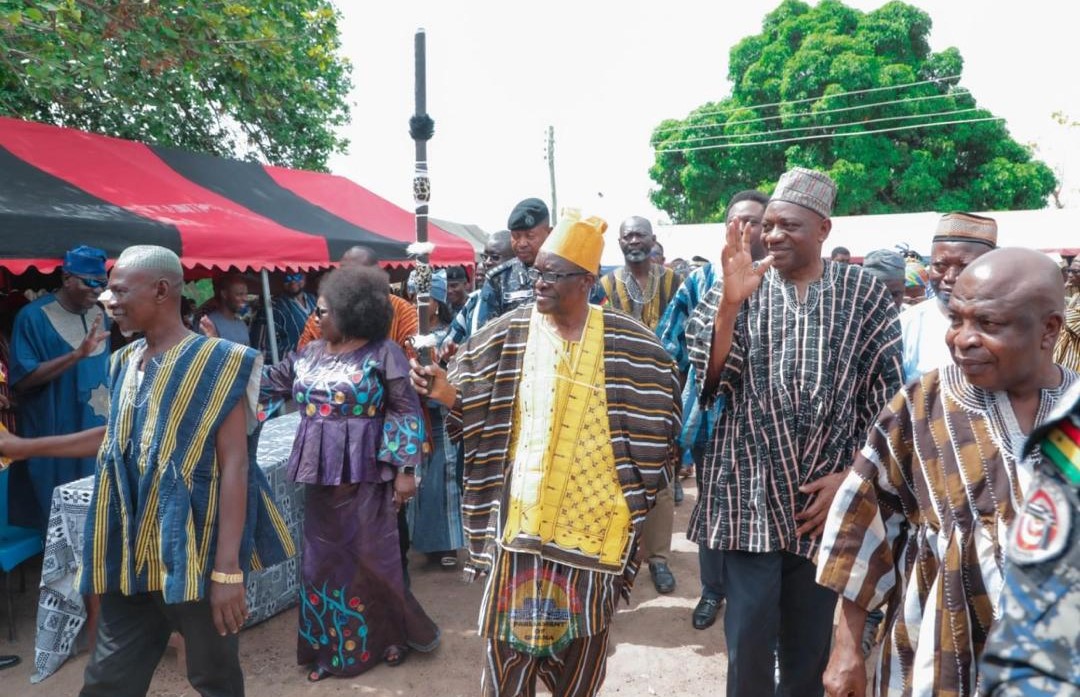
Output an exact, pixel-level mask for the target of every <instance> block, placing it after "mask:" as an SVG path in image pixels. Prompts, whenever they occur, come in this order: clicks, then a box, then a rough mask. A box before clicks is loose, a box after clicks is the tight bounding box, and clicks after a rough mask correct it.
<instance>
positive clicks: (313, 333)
mask: <svg viewBox="0 0 1080 697" xmlns="http://www.w3.org/2000/svg"><path fill="white" fill-rule="evenodd" d="M390 307H391V308H392V309H393V312H392V313H391V317H390V331H388V332H387V333H386V336H387V337H388V338H389V339H390V340H391V341H393V342H394V343H395V344H397V345H398V346H400V347H401V349H402V350H403V351H404V352H405V355H406V356H410V357H411V356H412V355H413V353H412V350H413V349H412V346H411V345H410V344H409V339H411V338H412V337H414V336H416V334H417V332H419V331H420V316H419V315H418V314H417V312H416V305H414V304H413V303H411V302H409V301H408V300H406V299H405V298H402V297H400V296H397V295H394V294H393V293H391V294H390ZM321 338H322V331H321V330H320V329H319V322H318V321H317V320H316V319H315V314H314V313H312V314H311V316H310V317H308V320H307V324H305V325H304V331H303V333H301V334H300V339H299V341H297V342H296V350H297V351H299V350H300V349H302V348H304V347H305V346H307V345H308V344H310V343H311V342H312V341H315V340H316V339H321Z"/></svg>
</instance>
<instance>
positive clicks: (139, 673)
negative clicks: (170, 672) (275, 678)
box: [79, 593, 244, 697]
mask: <svg viewBox="0 0 1080 697" xmlns="http://www.w3.org/2000/svg"><path fill="white" fill-rule="evenodd" d="M174 630H175V631H178V632H180V633H181V634H182V635H183V636H184V644H185V651H186V652H187V672H188V681H190V682H191V686H192V687H194V688H195V691H196V692H198V693H199V694H200V695H202V696H203V697H243V695H244V674H243V672H242V671H241V669H240V640H239V637H238V635H236V634H228V635H226V636H221V635H219V634H218V633H217V630H216V629H214V620H213V616H212V615H211V611H210V601H209V600H208V599H204V600H201V601H199V602H193V603H181V604H177V605H166V604H165V601H164V599H163V598H162V596H161V594H160V593H140V594H138V595H131V596H125V595H121V594H120V593H106V594H104V595H102V596H101V613H100V615H99V616H98V624H97V644H96V645H95V647H94V652H93V654H92V655H91V656H90V662H89V663H88V664H87V666H86V673H85V675H84V677H83V688H82V691H81V692H80V693H79V695H80V697H144V695H146V692H147V690H149V689H150V680H151V678H153V677H154V670H155V669H156V668H157V665H158V662H159V661H160V660H161V656H162V655H163V654H164V653H165V647H166V645H167V644H168V643H169V635H170V634H172V632H173V631H174Z"/></svg>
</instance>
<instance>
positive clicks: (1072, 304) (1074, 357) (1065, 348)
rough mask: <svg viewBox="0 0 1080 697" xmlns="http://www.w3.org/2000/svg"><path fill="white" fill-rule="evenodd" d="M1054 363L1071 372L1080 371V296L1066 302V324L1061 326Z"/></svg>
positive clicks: (1055, 347) (1055, 348)
mask: <svg viewBox="0 0 1080 697" xmlns="http://www.w3.org/2000/svg"><path fill="white" fill-rule="evenodd" d="M1054 362H1055V363H1057V364H1058V365H1061V366H1063V367H1065V368H1068V369H1069V370H1078V371H1080V295H1074V296H1072V297H1071V298H1069V299H1068V300H1067V301H1066V302H1065V324H1063V325H1062V326H1061V334H1059V335H1058V340H1057V345H1056V346H1054Z"/></svg>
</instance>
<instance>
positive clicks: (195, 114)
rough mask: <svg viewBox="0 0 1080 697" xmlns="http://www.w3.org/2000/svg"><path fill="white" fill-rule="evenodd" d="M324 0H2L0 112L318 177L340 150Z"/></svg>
mask: <svg viewBox="0 0 1080 697" xmlns="http://www.w3.org/2000/svg"><path fill="white" fill-rule="evenodd" d="M338 17H339V16H338V13H337V12H336V11H335V10H334V8H333V6H332V5H331V4H330V2H329V1H328V0H236V1H235V2H218V1H214V0H189V1H187V2H185V1H183V0H51V1H49V0H0V114H3V115H6V116H14V117H17V118H22V119H30V120H34V121H42V122H45V123H51V124H56V125H60V126H69V127H73V128H80V129H84V130H87V131H92V132H95V133H103V134H107V135H112V136H117V137H121V138H130V139H133V140H138V141H142V142H147V143H152V144H156V145H168V146H174V147H181V148H186V149H190V150H198V151H202V152H208V153H214V154H217V155H223V156H232V157H247V158H254V159H259V160H262V161H265V162H269V163H271V164H276V165H282V166H291V167H300V168H304V169H325V168H326V162H327V159H328V158H329V156H330V155H331V154H332V153H334V152H340V151H341V150H343V149H344V148H345V146H346V145H347V142H346V141H345V140H343V139H342V138H341V137H339V136H338V135H337V133H336V130H335V129H336V128H337V127H338V126H340V125H342V124H344V123H346V122H347V121H348V116H349V108H348V103H347V101H346V99H347V95H348V92H349V89H350V87H351V82H350V71H351V68H350V66H349V64H348V62H347V61H346V60H345V59H343V58H341V57H339V55H338V49H339V46H340V42H339V38H338V29H337V22H338Z"/></svg>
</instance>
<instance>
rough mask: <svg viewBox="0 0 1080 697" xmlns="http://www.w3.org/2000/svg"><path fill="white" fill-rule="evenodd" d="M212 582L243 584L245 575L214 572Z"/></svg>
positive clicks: (211, 577)
mask: <svg viewBox="0 0 1080 697" xmlns="http://www.w3.org/2000/svg"><path fill="white" fill-rule="evenodd" d="M210 580H211V581H213V582H214V583H229V584H236V583H243V582H244V574H243V573H239V574H225V573H222V572H220V571H212V572H210Z"/></svg>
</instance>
